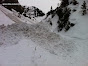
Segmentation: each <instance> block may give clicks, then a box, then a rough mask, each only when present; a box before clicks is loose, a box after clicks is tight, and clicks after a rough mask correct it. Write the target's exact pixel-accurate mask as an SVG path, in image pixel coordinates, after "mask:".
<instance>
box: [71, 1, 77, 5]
mask: <svg viewBox="0 0 88 66" xmlns="http://www.w3.org/2000/svg"><path fill="white" fill-rule="evenodd" d="M70 4H73V5H77V4H78V2H77V1H76V0H72V1H71V2H70Z"/></svg>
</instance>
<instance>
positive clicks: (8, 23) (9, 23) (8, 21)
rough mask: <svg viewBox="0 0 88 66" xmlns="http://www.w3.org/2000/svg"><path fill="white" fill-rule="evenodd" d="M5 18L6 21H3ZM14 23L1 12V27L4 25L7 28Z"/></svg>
mask: <svg viewBox="0 0 88 66" xmlns="http://www.w3.org/2000/svg"><path fill="white" fill-rule="evenodd" d="M3 18H4V19H3ZM13 23H14V21H12V20H11V19H9V18H8V17H7V16H6V15H5V14H3V13H2V11H1V10H0V25H2V24H4V25H5V26H7V25H11V24H13Z"/></svg>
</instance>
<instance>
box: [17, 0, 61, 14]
mask: <svg viewBox="0 0 88 66" xmlns="http://www.w3.org/2000/svg"><path fill="white" fill-rule="evenodd" d="M19 2H20V4H22V5H27V6H36V7H38V8H40V9H41V10H43V11H44V12H47V11H49V10H50V7H51V6H53V9H55V8H56V7H57V4H58V3H59V2H60V0H19Z"/></svg>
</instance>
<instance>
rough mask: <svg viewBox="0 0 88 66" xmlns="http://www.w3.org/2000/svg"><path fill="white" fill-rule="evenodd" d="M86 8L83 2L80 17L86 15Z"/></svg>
mask: <svg viewBox="0 0 88 66" xmlns="http://www.w3.org/2000/svg"><path fill="white" fill-rule="evenodd" d="M86 7H87V6H86V2H85V1H84V2H83V5H82V7H81V8H82V15H85V14H86V13H87V8H86Z"/></svg>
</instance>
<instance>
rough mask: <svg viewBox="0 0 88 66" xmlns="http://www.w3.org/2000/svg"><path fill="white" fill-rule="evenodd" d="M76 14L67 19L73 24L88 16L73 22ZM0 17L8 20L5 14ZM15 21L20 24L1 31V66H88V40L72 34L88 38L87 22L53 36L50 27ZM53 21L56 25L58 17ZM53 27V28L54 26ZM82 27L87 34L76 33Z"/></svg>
mask: <svg viewBox="0 0 88 66" xmlns="http://www.w3.org/2000/svg"><path fill="white" fill-rule="evenodd" d="M5 10H7V9H5ZM78 12H79V11H78ZM78 12H75V13H74V14H73V15H71V17H70V18H71V21H72V22H73V23H76V21H78V19H80V18H81V19H83V20H84V19H86V20H87V15H85V16H81V17H79V18H76V20H75V19H74V18H75V17H74V16H76V15H77V14H78V15H77V16H79V15H80V14H79V13H78ZM1 14H2V15H4V17H6V18H5V19H6V20H11V19H9V18H7V16H5V14H4V13H2V12H1ZM75 14H76V15H75ZM12 15H13V14H12ZM12 17H13V16H12ZM15 17H16V18H17V20H19V21H22V22H19V23H14V24H11V25H8V26H5V27H3V28H0V65H1V66H88V39H87V38H86V37H88V36H87V35H85V36H86V37H85V36H84V35H82V38H80V37H79V36H78V35H77V37H75V35H74V34H73V35H72V33H73V31H75V32H76V33H77V34H80V32H83V31H84V34H85V33H86V34H87V31H86V30H87V29H86V27H87V26H86V24H87V22H81V23H80V20H79V21H78V22H77V23H78V24H77V23H76V25H75V26H74V27H72V28H71V29H70V30H69V31H68V32H64V31H62V32H60V33H59V34H56V33H54V32H51V31H50V29H51V28H50V27H51V25H49V22H48V23H47V22H37V24H36V23H34V24H33V23H32V24H30V23H31V21H29V23H23V20H21V18H19V19H18V17H17V16H15ZM49 17H50V16H49ZM49 17H48V18H49ZM83 17H85V18H83ZM13 18H14V17H13ZM16 18H15V19H16ZM72 18H73V19H72ZM1 19H3V17H1ZM56 20H57V21H58V16H57V15H55V17H54V18H53V19H52V21H56ZM74 20H75V21H74ZM3 21H4V20H3ZM11 22H12V20H11ZM14 22H15V21H14ZM53 24H54V26H56V25H57V24H55V23H53ZM82 24H83V25H85V26H86V27H83V28H81V29H86V30H82V31H81V29H79V31H80V32H79V31H78V28H79V27H81V26H80V25H82ZM54 26H53V29H54ZM0 27H1V26H0ZM76 28H77V29H76ZM72 29H74V30H72ZM52 31H53V30H52ZM71 31H72V33H71ZM75 32H74V33H75ZM66 35H68V37H67V36H66ZM70 35H71V36H72V37H71V36H70ZM80 35H81V34H80ZM83 36H84V38H86V39H84V38H83Z"/></svg>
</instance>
